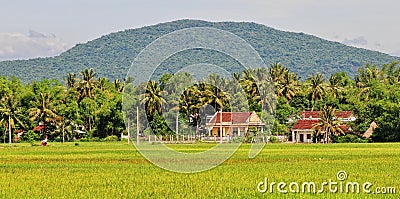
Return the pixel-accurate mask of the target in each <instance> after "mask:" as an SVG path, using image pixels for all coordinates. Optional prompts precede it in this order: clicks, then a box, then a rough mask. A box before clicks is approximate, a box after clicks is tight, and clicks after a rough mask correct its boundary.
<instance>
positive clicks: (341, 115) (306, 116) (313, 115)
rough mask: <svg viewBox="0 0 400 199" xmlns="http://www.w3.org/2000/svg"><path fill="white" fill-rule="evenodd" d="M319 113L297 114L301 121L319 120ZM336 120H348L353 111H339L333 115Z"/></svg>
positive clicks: (306, 112) (305, 112)
mask: <svg viewBox="0 0 400 199" xmlns="http://www.w3.org/2000/svg"><path fill="white" fill-rule="evenodd" d="M320 114H321V112H320V111H301V112H300V113H299V116H300V117H301V118H303V119H309V118H310V117H311V118H320ZM335 115H336V117H337V118H349V117H350V116H351V115H353V111H339V112H337V113H335Z"/></svg>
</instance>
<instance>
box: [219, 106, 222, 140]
mask: <svg viewBox="0 0 400 199" xmlns="http://www.w3.org/2000/svg"><path fill="white" fill-rule="evenodd" d="M219 135H220V140H219V143H220V144H222V108H221V111H220V115H219Z"/></svg>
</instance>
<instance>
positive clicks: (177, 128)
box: [175, 111, 179, 142]
mask: <svg viewBox="0 0 400 199" xmlns="http://www.w3.org/2000/svg"><path fill="white" fill-rule="evenodd" d="M178 131H179V111H178V112H177V113H176V123H175V133H176V142H178V141H179V133H178Z"/></svg>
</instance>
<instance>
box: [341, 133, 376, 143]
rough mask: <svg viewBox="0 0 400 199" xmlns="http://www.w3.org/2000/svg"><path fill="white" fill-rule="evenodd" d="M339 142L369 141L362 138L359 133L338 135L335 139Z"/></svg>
mask: <svg viewBox="0 0 400 199" xmlns="http://www.w3.org/2000/svg"><path fill="white" fill-rule="evenodd" d="M335 141H336V142H338V143H367V142H368V140H367V139H364V138H361V137H359V136H357V135H353V134H347V135H345V136H338V137H337V138H336V140H335Z"/></svg>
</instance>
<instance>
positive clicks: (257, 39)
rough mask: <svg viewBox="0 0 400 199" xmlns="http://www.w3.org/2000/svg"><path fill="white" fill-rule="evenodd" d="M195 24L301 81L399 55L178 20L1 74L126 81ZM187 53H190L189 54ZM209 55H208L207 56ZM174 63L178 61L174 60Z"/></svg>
mask: <svg viewBox="0 0 400 199" xmlns="http://www.w3.org/2000/svg"><path fill="white" fill-rule="evenodd" d="M190 27H213V28H219V29H222V30H226V31H230V32H232V33H233V34H236V35H237V36H239V37H242V38H243V39H245V40H246V41H247V42H249V43H250V44H251V45H252V46H253V47H254V48H255V49H256V50H257V51H258V52H259V54H260V55H261V57H262V58H263V59H264V61H265V63H266V64H267V65H271V64H272V63H275V62H281V63H282V64H284V65H285V66H286V67H288V68H289V69H290V70H291V71H292V72H295V73H297V74H298V75H300V76H301V77H302V79H304V78H307V77H308V76H309V75H310V74H311V73H316V72H320V73H323V74H325V75H326V77H328V75H330V74H333V73H335V72H338V71H346V72H348V73H349V75H350V76H354V74H355V73H356V71H357V69H358V68H359V67H361V66H363V65H365V63H371V64H377V65H379V66H380V65H382V64H384V63H390V62H392V61H400V58H399V57H395V56H390V55H388V54H385V53H381V52H377V51H371V50H366V49H361V48H355V47H350V46H346V45H344V44H341V43H338V42H332V41H327V40H324V39H321V38H318V37H316V36H312V35H307V34H304V33H293V32H285V31H280V30H276V29H273V28H270V27H267V26H264V25H261V24H256V23H252V22H207V21H199V20H178V21H173V22H167V23H161V24H157V25H152V26H146V27H142V28H137V29H128V30H124V31H119V32H115V33H111V34H108V35H105V36H102V37H100V38H98V39H95V40H92V41H89V42H87V43H84V44H77V45H76V46H74V47H73V48H71V49H69V50H67V51H66V52H64V53H62V54H61V55H60V56H56V57H51V58H37V59H30V60H16V61H3V62H0V68H1V70H0V75H2V76H16V77H18V78H20V79H21V80H22V81H24V82H30V81H33V80H40V79H42V78H50V79H57V80H60V81H63V79H64V78H65V77H66V75H67V74H68V73H71V72H73V73H76V74H78V73H79V71H82V70H83V69H84V68H94V69H95V72H96V73H97V74H98V76H102V77H107V78H109V79H111V80H113V79H123V78H124V77H125V76H126V74H127V72H128V69H129V68H130V65H131V61H132V60H133V58H134V57H135V56H136V55H137V54H138V53H139V52H140V51H141V50H142V49H143V48H145V47H146V46H147V45H148V44H150V43H151V42H152V41H154V40H155V39H157V38H158V37H160V36H162V35H164V34H167V33H170V32H173V31H175V30H179V29H183V28H190ZM186 56H187V55H186ZM202 56H203V57H206V56H207V53H206V54H203V55H202ZM170 64H173V63H172V62H171V63H170Z"/></svg>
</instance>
